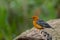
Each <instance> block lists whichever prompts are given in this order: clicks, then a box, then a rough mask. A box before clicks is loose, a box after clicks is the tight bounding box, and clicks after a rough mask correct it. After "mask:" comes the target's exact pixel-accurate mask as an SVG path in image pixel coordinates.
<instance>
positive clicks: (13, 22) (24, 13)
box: [0, 0, 60, 40]
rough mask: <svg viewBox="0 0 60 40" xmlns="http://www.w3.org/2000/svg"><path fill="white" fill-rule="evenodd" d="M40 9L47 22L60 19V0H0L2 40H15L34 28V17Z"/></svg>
mask: <svg viewBox="0 0 60 40" xmlns="http://www.w3.org/2000/svg"><path fill="white" fill-rule="evenodd" d="M37 8H38V9H40V10H38V11H40V14H39V17H40V19H43V20H45V21H48V20H51V19H57V18H60V0H0V40H13V39H14V38H15V37H16V36H17V35H19V34H20V33H22V32H23V31H25V30H28V29H30V28H32V27H33V25H32V19H29V18H31V17H32V16H34V15H35V10H36V9H37Z"/></svg>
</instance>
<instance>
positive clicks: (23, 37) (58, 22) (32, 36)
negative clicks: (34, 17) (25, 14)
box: [14, 19, 60, 40]
mask: <svg viewBox="0 0 60 40" xmlns="http://www.w3.org/2000/svg"><path fill="white" fill-rule="evenodd" d="M47 23H49V24H50V25H51V27H53V28H54V29H51V28H45V29H44V30H40V31H37V30H38V29H36V28H32V29H30V30H27V31H25V32H23V33H21V34H20V35H19V36H17V37H16V38H15V39H14V40H60V19H54V20H49V21H48V22H47Z"/></svg>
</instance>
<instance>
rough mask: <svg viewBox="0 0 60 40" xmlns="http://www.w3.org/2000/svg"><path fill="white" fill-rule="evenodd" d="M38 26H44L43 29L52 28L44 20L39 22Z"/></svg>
mask: <svg viewBox="0 0 60 40" xmlns="http://www.w3.org/2000/svg"><path fill="white" fill-rule="evenodd" d="M37 24H38V25H40V26H42V27H45V28H52V27H51V26H50V25H49V24H48V23H46V22H45V21H43V20H38V21H37Z"/></svg>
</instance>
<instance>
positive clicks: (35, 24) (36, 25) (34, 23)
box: [33, 21, 43, 29]
mask: <svg viewBox="0 0 60 40" xmlns="http://www.w3.org/2000/svg"><path fill="white" fill-rule="evenodd" d="M33 25H34V27H35V28H37V29H40V28H43V27H42V26H40V25H38V24H37V22H36V21H33Z"/></svg>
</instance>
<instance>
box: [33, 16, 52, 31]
mask: <svg viewBox="0 0 60 40" xmlns="http://www.w3.org/2000/svg"><path fill="white" fill-rule="evenodd" d="M32 19H33V26H34V27H35V28H37V29H39V30H41V29H44V28H52V27H51V26H50V25H49V24H48V23H47V22H45V21H44V20H42V19H39V17H38V16H33V17H32Z"/></svg>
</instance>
